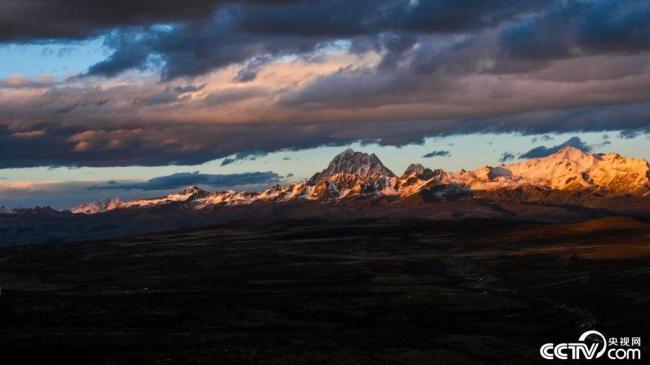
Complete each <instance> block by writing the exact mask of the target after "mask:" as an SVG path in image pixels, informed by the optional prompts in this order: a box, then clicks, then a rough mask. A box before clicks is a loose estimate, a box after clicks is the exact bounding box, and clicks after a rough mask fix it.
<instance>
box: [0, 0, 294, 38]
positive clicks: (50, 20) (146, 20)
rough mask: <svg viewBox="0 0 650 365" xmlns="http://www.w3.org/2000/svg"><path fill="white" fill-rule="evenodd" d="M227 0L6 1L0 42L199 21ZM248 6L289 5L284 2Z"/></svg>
mask: <svg viewBox="0 0 650 365" xmlns="http://www.w3.org/2000/svg"><path fill="white" fill-rule="evenodd" d="M232 2H235V1H228V0H183V1H178V0H115V1H105V0H28V1H26V0H3V1H2V11H1V12H0V24H2V26H1V27H0V41H12V42H13V41H19V42H20V41H32V40H47V39H81V38H86V37H89V36H92V35H93V34H95V33H96V32H99V31H102V30H105V29H109V28H114V27H129V26H146V25H152V24H159V23H175V22H183V21H198V20H200V19H202V18H205V17H206V16H210V15H211V14H212V13H213V11H214V9H215V8H216V7H217V6H218V5H221V4H227V3H232ZM247 2H249V3H277V4H281V3H286V2H289V1H288V0H287V1H282V0H277V1H273V0H267V1H264V0H259V1H251V0H249V1H247Z"/></svg>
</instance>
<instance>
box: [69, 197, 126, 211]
mask: <svg viewBox="0 0 650 365" xmlns="http://www.w3.org/2000/svg"><path fill="white" fill-rule="evenodd" d="M123 204H124V202H123V201H122V200H121V199H120V198H113V199H105V200H100V201H98V202H93V203H87V204H81V205H79V206H76V207H74V208H72V209H70V211H71V212H72V213H75V214H77V213H81V214H97V213H102V212H105V211H108V210H113V209H117V208H120V207H122V205H123Z"/></svg>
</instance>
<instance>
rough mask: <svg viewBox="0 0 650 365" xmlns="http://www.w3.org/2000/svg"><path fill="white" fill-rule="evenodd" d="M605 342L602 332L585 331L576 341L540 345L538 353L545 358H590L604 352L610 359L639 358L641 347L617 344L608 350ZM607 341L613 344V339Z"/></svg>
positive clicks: (639, 343)
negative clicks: (624, 346) (623, 346)
mask: <svg viewBox="0 0 650 365" xmlns="http://www.w3.org/2000/svg"><path fill="white" fill-rule="evenodd" d="M634 339H635V340H637V339H638V345H639V346H640V345H641V339H640V338H638V337H635V338H634ZM587 340H589V342H588V343H587ZM607 343H608V342H607V339H606V338H605V336H603V334H602V333H600V332H598V331H587V332H585V333H583V334H582V335H581V336H580V338H578V342H571V343H558V344H553V343H547V344H544V345H542V347H540V349H539V353H540V355H541V356H542V358H544V359H546V360H554V359H558V360H592V359H599V358H601V357H602V356H603V355H605V353H607V357H608V358H609V359H610V360H641V349H639V348H630V347H626V348H621V347H618V346H617V347H612V348H610V349H609V350H608V349H607ZM609 343H610V344H613V343H614V341H612V340H610V342H609ZM633 344H634V345H637V342H636V341H633Z"/></svg>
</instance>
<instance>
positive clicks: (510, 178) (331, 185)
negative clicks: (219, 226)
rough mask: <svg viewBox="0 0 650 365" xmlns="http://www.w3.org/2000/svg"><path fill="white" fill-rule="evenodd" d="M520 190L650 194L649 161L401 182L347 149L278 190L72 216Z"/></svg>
mask: <svg viewBox="0 0 650 365" xmlns="http://www.w3.org/2000/svg"><path fill="white" fill-rule="evenodd" d="M519 188H527V189H528V188H534V189H542V190H545V191H552V190H560V191H586V192H599V193H603V194H607V195H624V194H632V195H639V196H643V195H645V196H650V165H648V162H647V161H645V160H642V159H633V158H626V157H621V156H619V155H618V154H615V153H609V154H593V153H586V152H583V151H580V150H578V149H576V148H572V147H566V148H564V149H562V150H560V151H558V152H557V153H555V154H553V155H550V156H547V157H543V158H537V159H531V160H528V161H525V162H520V163H515V164H509V165H502V166H498V167H490V166H485V167H482V168H479V169H477V170H474V171H469V172H468V171H461V172H460V173H450V172H446V171H443V170H431V169H429V168H426V167H424V166H422V165H420V164H411V165H410V166H409V167H408V168H407V169H406V171H405V172H404V174H402V176H400V177H397V176H395V174H393V172H392V171H390V170H389V169H388V168H386V167H385V166H384V165H383V164H382V163H381V161H380V160H379V158H377V156H375V155H374V154H372V155H369V154H366V153H361V152H355V151H353V150H351V149H348V150H346V151H344V152H342V153H340V154H339V155H337V156H336V157H335V158H334V159H333V160H332V162H331V163H330V164H329V166H328V167H327V168H326V169H325V170H323V171H322V172H320V173H317V174H315V175H314V176H313V177H312V178H311V179H310V180H309V181H305V182H299V183H294V184H290V185H276V186H273V187H271V188H269V189H267V190H264V191H261V192H234V191H221V192H215V193H209V192H207V191H204V190H201V189H199V188H197V187H189V188H187V189H185V190H183V191H181V192H180V193H178V194H171V195H167V196H164V197H160V198H152V199H135V200H131V201H128V202H122V201H120V200H107V201H103V202H97V203H90V204H84V205H80V206H78V207H75V208H73V209H71V210H70V211H71V212H73V213H82V214H97V213H102V212H105V211H109V210H113V209H120V208H144V207H155V206H160V205H168V204H182V205H187V206H189V207H192V208H195V209H206V208H210V207H219V206H242V205H250V204H254V203H256V202H273V203H283V202H289V201H294V200H299V199H303V200H316V201H332V200H339V199H344V198H351V197H368V196H387V197H394V198H396V199H399V198H406V197H409V196H413V195H416V194H425V195H426V196H428V197H430V198H435V199H446V198H448V197H451V198H454V197H458V196H466V195H467V194H469V193H470V192H471V191H476V192H477V193H478V192H480V191H488V192H489V191H509V190H514V189H519ZM524 190H526V189H524ZM459 194H460V195H459Z"/></svg>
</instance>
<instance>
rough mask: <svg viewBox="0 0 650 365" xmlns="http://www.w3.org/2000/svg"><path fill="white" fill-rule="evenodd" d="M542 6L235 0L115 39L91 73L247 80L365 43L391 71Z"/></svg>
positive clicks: (442, 0)
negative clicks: (146, 71) (423, 52)
mask: <svg viewBox="0 0 650 365" xmlns="http://www.w3.org/2000/svg"><path fill="white" fill-rule="evenodd" d="M537 8H539V4H538V3H537V2H535V1H512V0H502V1H496V2H490V3H489V4H488V3H486V2H484V1H476V0H439V1H420V2H410V1H407V0H382V1H376V0H372V1H370V0H360V1H354V2H350V1H343V0H322V1H296V2H288V3H280V4H278V3H277V2H267V3H261V4H255V3H250V2H246V3H240V2H237V3H234V4H233V5H231V6H224V7H221V8H220V11H217V12H216V14H215V15H214V16H206V17H205V18H203V19H201V20H200V21H193V22H181V23H177V24H175V25H174V26H172V27H167V28H161V27H148V28H137V29H131V30H127V31H124V32H119V34H113V35H112V36H111V37H109V39H108V41H107V46H108V47H109V48H112V49H113V50H114V53H113V54H112V55H111V56H109V58H107V59H106V60H104V61H102V62H100V63H98V64H97V65H94V66H92V67H91V68H90V69H89V71H88V75H101V76H109V77H110V76H114V75H116V74H118V73H120V72H122V71H125V70H129V69H142V68H145V67H147V66H148V62H149V61H150V60H151V57H152V56H156V57H158V58H159V59H160V60H161V61H162V63H163V65H162V77H163V79H174V78H177V77H182V76H196V75H200V74H203V73H206V72H208V71H211V70H213V69H217V68H220V67H224V66H228V65H231V64H235V63H246V66H245V67H244V68H243V69H242V70H241V71H240V73H239V75H238V76H237V79H238V80H240V81H242V82H245V81H250V80H253V79H254V78H255V77H256V75H257V72H258V71H259V69H260V68H261V67H262V66H263V64H265V63H267V62H269V61H270V60H272V59H273V58H275V57H278V56H283V55H289V54H292V55H305V54H308V53H310V52H313V51H314V50H316V49H318V48H320V47H323V46H326V45H327V43H329V42H332V41H335V40H340V39H348V40H355V39H356V38H359V37H362V38H366V43H367V44H369V45H370V46H369V49H375V50H384V51H385V54H384V60H383V61H382V63H381V64H380V67H393V66H394V65H395V64H397V63H398V62H399V60H400V58H401V57H402V54H403V53H404V52H405V51H406V50H408V49H409V48H410V47H412V46H413V45H414V44H416V42H417V41H418V37H419V35H421V34H438V33H441V34H447V33H456V32H459V33H462V32H467V31H473V30H475V29H479V28H481V27H484V26H492V25H495V24H498V23H499V22H502V21H505V20H507V19H510V18H512V17H515V16H516V15H518V14H520V13H522V12H528V11H531V10H533V9H537Z"/></svg>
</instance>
